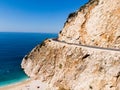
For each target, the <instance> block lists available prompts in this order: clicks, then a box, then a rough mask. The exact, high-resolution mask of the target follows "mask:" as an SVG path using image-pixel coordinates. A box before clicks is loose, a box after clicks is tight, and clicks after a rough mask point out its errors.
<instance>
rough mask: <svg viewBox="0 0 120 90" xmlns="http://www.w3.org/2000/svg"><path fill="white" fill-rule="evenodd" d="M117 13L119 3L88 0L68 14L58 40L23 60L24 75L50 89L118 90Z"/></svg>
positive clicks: (119, 0) (119, 16) (119, 15)
mask: <svg viewBox="0 0 120 90" xmlns="http://www.w3.org/2000/svg"><path fill="white" fill-rule="evenodd" d="M119 10H120V0H114V1H113V0H91V1H90V2H89V3H87V4H86V5H85V6H83V7H82V8H80V9H79V10H78V11H76V12H75V13H72V14H70V15H69V17H68V19H67V21H66V23H65V26H64V28H63V30H62V31H61V32H60V34H59V37H58V39H48V40H45V41H44V42H43V43H42V44H41V45H38V46H36V47H35V48H34V49H33V50H32V51H31V52H30V53H29V54H28V55H26V56H25V57H24V59H23V61H22V64H21V65H22V68H23V69H24V71H25V73H26V74H27V75H28V76H29V77H30V78H32V79H38V80H40V81H41V82H44V83H46V84H48V85H49V87H51V88H52V89H51V90H53V88H54V90H120V50H119V48H120V40H119V39H120V30H119V29H120V25H119V22H120V12H119ZM111 48H113V49H111ZM117 48H118V49H117ZM49 90H50V88H49Z"/></svg>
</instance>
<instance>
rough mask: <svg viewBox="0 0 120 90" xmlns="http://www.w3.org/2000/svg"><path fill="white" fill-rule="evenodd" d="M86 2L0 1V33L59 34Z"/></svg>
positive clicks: (69, 0) (50, 0) (79, 0)
mask: <svg viewBox="0 0 120 90" xmlns="http://www.w3.org/2000/svg"><path fill="white" fill-rule="evenodd" d="M86 2H88V0H74V1H73V0H0V32H51V33H52V32H55V33H57V32H59V31H60V30H61V29H62V28H63V25H64V22H65V21H66V18H67V16H68V14H69V13H71V12H74V11H76V10H77V9H78V8H79V7H80V6H82V5H84V4H85V3H86Z"/></svg>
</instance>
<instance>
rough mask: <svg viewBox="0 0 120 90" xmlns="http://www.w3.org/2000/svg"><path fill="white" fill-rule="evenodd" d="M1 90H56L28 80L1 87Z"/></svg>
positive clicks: (44, 84)
mask: <svg viewBox="0 0 120 90" xmlns="http://www.w3.org/2000/svg"><path fill="white" fill-rule="evenodd" d="M0 90H55V89H54V88H50V86H49V85H48V84H47V83H44V82H41V81H40V80H32V79H28V80H25V81H22V82H18V83H15V84H12V85H9V86H4V87H0Z"/></svg>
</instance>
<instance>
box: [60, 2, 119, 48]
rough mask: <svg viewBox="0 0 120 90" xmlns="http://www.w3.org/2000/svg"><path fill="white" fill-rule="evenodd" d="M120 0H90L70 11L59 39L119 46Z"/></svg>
mask: <svg viewBox="0 0 120 90" xmlns="http://www.w3.org/2000/svg"><path fill="white" fill-rule="evenodd" d="M119 23H120V0H91V2H89V3H88V4H86V5H85V6H83V7H82V8H81V9H80V10H78V11H76V12H74V13H71V14H70V15H69V18H68V20H67V21H66V23H65V26H64V28H63V30H62V31H61V33H60V34H59V40H60V41H65V42H69V43H79V44H84V45H94V46H100V47H111V48H120V24H119Z"/></svg>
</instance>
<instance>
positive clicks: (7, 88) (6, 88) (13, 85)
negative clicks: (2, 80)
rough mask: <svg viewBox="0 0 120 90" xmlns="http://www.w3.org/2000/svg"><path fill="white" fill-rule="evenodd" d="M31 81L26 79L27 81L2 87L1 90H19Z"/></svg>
mask: <svg viewBox="0 0 120 90" xmlns="http://www.w3.org/2000/svg"><path fill="white" fill-rule="evenodd" d="M30 81H31V80H30V79H26V80H23V81H20V82H16V83H13V84H10V85H5V86H1V87H0V90H13V89H14V90H17V88H20V87H22V86H24V85H26V84H27V83H28V82H30ZM18 90H19V89H18Z"/></svg>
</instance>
